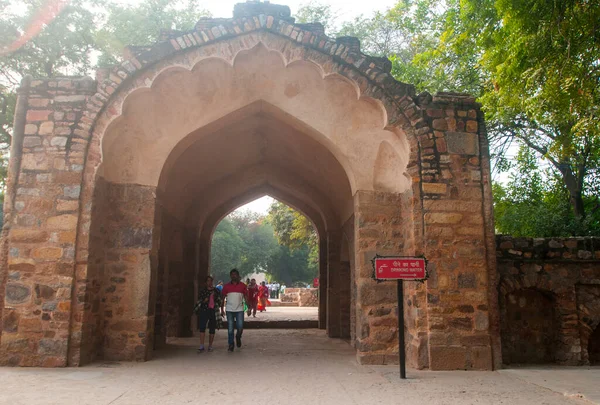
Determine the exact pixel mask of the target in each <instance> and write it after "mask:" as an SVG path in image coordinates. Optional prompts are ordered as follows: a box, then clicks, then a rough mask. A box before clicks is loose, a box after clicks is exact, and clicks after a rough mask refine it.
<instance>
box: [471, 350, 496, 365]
mask: <svg viewBox="0 0 600 405" xmlns="http://www.w3.org/2000/svg"><path fill="white" fill-rule="evenodd" d="M471 368H473V369H474V370H493V369H494V364H493V361H492V348H491V347H490V346H474V347H471Z"/></svg>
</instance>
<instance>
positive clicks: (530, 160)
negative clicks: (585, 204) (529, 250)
mask: <svg viewBox="0 0 600 405" xmlns="http://www.w3.org/2000/svg"><path fill="white" fill-rule="evenodd" d="M493 193H494V200H495V212H494V213H495V218H496V229H497V231H498V232H499V233H503V234H510V235H513V236H519V237H520V236H524V237H554V236H576V235H593V236H596V235H600V212H591V214H590V215H588V216H587V217H586V218H585V219H583V218H580V217H577V216H575V215H574V213H573V211H572V210H571V207H570V205H569V200H568V196H569V193H568V191H567V190H566V188H565V186H564V184H563V183H562V181H561V179H560V178H557V177H556V176H553V175H552V172H549V171H546V172H544V171H542V170H541V169H539V168H538V162H537V159H536V157H535V155H534V153H533V152H532V151H531V150H530V149H528V148H526V147H522V148H521V149H520V151H519V154H518V156H517V158H516V165H515V167H514V170H513V172H512V174H511V176H510V179H509V181H508V183H507V184H506V185H501V184H499V183H495V184H494V185H493Z"/></svg>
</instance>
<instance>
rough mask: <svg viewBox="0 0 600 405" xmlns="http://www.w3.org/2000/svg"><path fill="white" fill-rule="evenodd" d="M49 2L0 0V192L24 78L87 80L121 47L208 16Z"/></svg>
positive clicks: (82, 0) (190, 3) (176, 5)
mask: <svg viewBox="0 0 600 405" xmlns="http://www.w3.org/2000/svg"><path fill="white" fill-rule="evenodd" d="M52 3H59V2H48V1H45V0H18V1H17V0H0V49H2V53H0V101H1V102H2V106H6V111H2V113H1V114H0V192H2V193H3V190H4V183H5V179H6V167H7V154H8V150H9V146H10V139H11V138H10V137H11V133H12V124H13V116H14V107H15V102H16V93H15V90H16V88H17V86H18V85H19V83H20V81H21V79H22V77H23V76H24V75H27V74H29V75H31V76H33V77H34V78H44V77H54V76H64V75H71V76H72V75H75V76H77V75H91V74H93V69H94V68H96V67H98V66H104V65H107V64H111V63H115V62H117V61H119V60H120V59H121V55H122V53H123V48H124V46H125V45H149V44H151V43H153V42H156V41H157V39H158V37H159V35H160V32H161V30H162V29H176V30H186V29H191V28H193V26H194V24H195V23H196V22H197V21H198V20H199V19H200V17H203V16H208V15H209V14H208V12H206V11H205V10H203V9H202V8H201V7H200V3H199V1H198V0H176V1H170V0H149V1H143V2H139V3H137V4H136V5H135V6H128V5H124V4H123V3H122V2H120V1H116V0H115V1H100V0H70V1H68V2H64V3H65V6H64V7H63V8H62V9H61V10H57V9H53V8H51V7H49V5H50V4H52ZM36 26H39V27H41V29H40V30H36ZM38 31H39V32H38ZM29 34H32V35H29Z"/></svg>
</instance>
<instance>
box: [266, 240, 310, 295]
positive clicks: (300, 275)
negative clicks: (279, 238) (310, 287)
mask: <svg viewBox="0 0 600 405" xmlns="http://www.w3.org/2000/svg"><path fill="white" fill-rule="evenodd" d="M309 254H310V252H309V248H308V246H303V247H301V248H299V249H290V248H289V247H288V246H283V245H280V246H279V247H278V249H277V251H276V252H275V253H274V254H273V255H271V257H269V266H268V268H269V275H270V277H271V279H273V280H277V281H279V282H283V283H285V284H286V285H288V286H289V285H293V284H294V283H297V282H302V283H303V284H307V283H311V282H312V280H313V279H314V278H315V277H317V274H318V269H317V268H316V267H315V266H308V265H307V260H308V256H309Z"/></svg>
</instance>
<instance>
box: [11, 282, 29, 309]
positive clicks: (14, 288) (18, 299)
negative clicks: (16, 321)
mask: <svg viewBox="0 0 600 405" xmlns="http://www.w3.org/2000/svg"><path fill="white" fill-rule="evenodd" d="M30 297H31V289H30V288H29V287H28V286H26V285H23V284H18V283H8V284H7V285H6V292H5V299H6V302H7V303H9V304H22V303H24V302H27V301H28V300H29V299H30Z"/></svg>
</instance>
